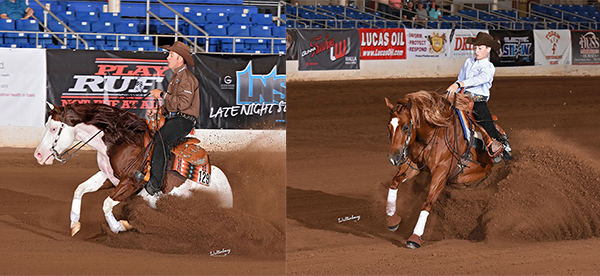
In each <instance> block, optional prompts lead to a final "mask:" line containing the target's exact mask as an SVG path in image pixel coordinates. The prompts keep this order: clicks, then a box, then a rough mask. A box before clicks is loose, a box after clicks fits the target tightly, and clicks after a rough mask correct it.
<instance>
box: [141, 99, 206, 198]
mask: <svg viewBox="0 0 600 276" xmlns="http://www.w3.org/2000/svg"><path fill="white" fill-rule="evenodd" d="M146 124H148V127H149V128H150V129H151V130H153V131H154V132H156V131H158V129H160V128H161V127H162V126H163V125H164V124H165V118H164V117H163V116H162V114H161V112H160V110H159V112H157V115H156V116H152V117H151V118H149V119H146ZM190 134H194V129H192V131H191V132H190ZM144 144H145V145H146V147H150V148H151V147H152V146H153V144H154V143H153V141H152V138H151V137H150V136H149V135H146V136H145V141H144ZM152 151H153V149H150V150H149V151H148V153H149V154H148V155H147V156H145V162H144V163H143V164H144V165H143V169H142V170H140V171H142V172H143V173H144V175H145V176H144V181H146V182H148V180H150V168H151V163H152V158H151V157H152V154H151V153H152ZM167 162H168V163H167V168H168V169H167V170H172V171H175V172H177V173H178V174H179V175H181V176H182V177H183V178H185V179H190V180H192V181H194V182H196V183H199V184H202V185H204V186H209V184H210V161H209V157H208V153H207V152H206V150H205V149H204V148H202V147H201V146H200V140H198V139H197V138H194V137H186V138H184V139H183V140H182V141H181V142H179V143H178V144H176V145H175V146H173V147H172V148H171V155H170V158H169V160H168V161H167ZM169 164H170V165H169Z"/></svg>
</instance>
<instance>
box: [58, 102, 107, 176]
mask: <svg viewBox="0 0 600 276" xmlns="http://www.w3.org/2000/svg"><path fill="white" fill-rule="evenodd" d="M67 109H68V107H66V106H65V110H64V111H63V114H62V120H61V122H60V128H59V129H58V134H56V138H54V142H52V147H51V148H50V151H51V152H52V155H53V156H54V159H56V160H57V161H59V162H60V163H62V164H64V163H66V162H67V160H69V158H71V157H73V155H75V153H77V152H78V151H79V150H80V149H81V148H82V147H83V146H85V145H87V144H88V143H89V142H90V141H91V140H92V139H94V138H95V137H96V136H97V135H98V134H100V132H102V130H98V132H96V134H94V135H92V137H90V139H88V140H87V141H85V143H83V145H81V146H79V144H81V143H82V141H79V142H77V144H75V145H74V146H72V147H71V148H69V149H67V150H65V151H64V152H63V153H58V151H57V150H56V148H55V147H56V145H57V144H58V139H60V134H61V133H62V131H63V129H64V127H65V125H66V124H65V119H66V118H67ZM77 146H79V147H78V148H77V149H75V151H73V152H72V153H71V154H70V155H69V156H67V157H66V158H65V157H64V156H65V155H67V154H69V152H70V151H71V150H73V149H74V148H75V147H77Z"/></svg>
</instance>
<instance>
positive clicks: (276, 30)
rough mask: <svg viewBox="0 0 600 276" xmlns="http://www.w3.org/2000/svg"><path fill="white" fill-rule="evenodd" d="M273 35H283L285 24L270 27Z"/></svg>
mask: <svg viewBox="0 0 600 276" xmlns="http://www.w3.org/2000/svg"><path fill="white" fill-rule="evenodd" d="M272 31H273V36H274V37H285V26H275V27H272Z"/></svg>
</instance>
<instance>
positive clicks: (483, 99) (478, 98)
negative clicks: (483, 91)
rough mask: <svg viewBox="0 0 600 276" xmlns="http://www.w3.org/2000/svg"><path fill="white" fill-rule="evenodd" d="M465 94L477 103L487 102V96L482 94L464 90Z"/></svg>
mask: <svg viewBox="0 0 600 276" xmlns="http://www.w3.org/2000/svg"><path fill="white" fill-rule="evenodd" d="M465 95H467V96H469V97H471V99H473V101H474V102H476V103H479V102H487V100H488V97H486V96H484V95H479V94H473V93H471V92H469V91H467V92H465Z"/></svg>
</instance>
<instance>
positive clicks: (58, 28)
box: [47, 20, 65, 32]
mask: <svg viewBox="0 0 600 276" xmlns="http://www.w3.org/2000/svg"><path fill="white" fill-rule="evenodd" d="M47 27H48V29H50V30H51V31H53V32H64V31H65V27H64V26H63V25H62V24H61V23H60V22H58V21H54V20H52V21H48V26H47Z"/></svg>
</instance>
